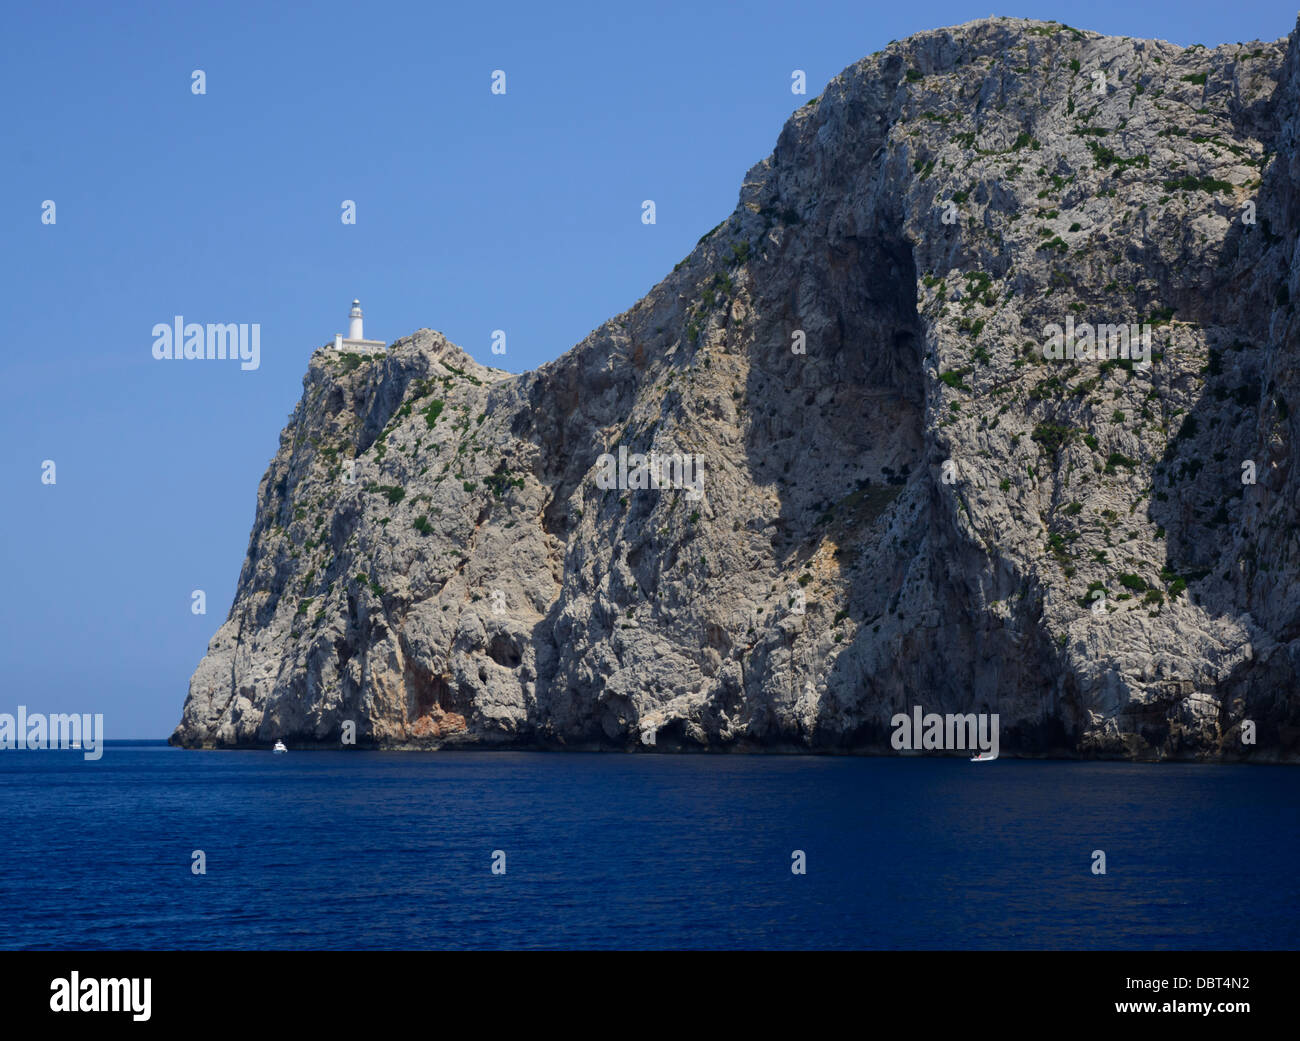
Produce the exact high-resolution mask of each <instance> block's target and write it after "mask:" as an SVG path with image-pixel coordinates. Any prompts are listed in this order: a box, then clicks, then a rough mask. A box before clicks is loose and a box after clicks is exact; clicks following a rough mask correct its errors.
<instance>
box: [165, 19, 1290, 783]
mask: <svg viewBox="0 0 1300 1041" xmlns="http://www.w3.org/2000/svg"><path fill="white" fill-rule="evenodd" d="M1298 39H1300V37H1298V36H1297V35H1296V34H1293V35H1292V36H1291V37H1290V38H1289V39H1283V40H1280V41H1278V42H1275V43H1261V42H1255V43H1248V44H1235V45H1227V46H1222V47H1218V48H1215V49H1213V50H1208V49H1205V48H1203V47H1190V48H1180V47H1177V46H1174V45H1172V44H1169V43H1164V42H1161V41H1153V40H1138V39H1128V38H1113V37H1105V36H1100V35H1097V34H1095V33H1090V32H1083V31H1079V30H1075V29H1071V28H1069V27H1066V26H1062V25H1059V24H1056V23H1042V22H1032V21H1024V20H1018V19H1006V18H999V19H990V20H987V21H979V22H973V23H970V24H968V25H964V26H961V27H958V28H953V29H944V30H938V31H933V32H925V33H921V34H919V35H917V36H913V37H911V38H909V39H907V40H904V41H902V42H899V43H894V44H891V45H890V46H889V47H888V48H886V49H885V50H884V51H882V52H879V53H877V54H874V55H872V56H871V57H869V58H866V59H864V60H863V61H860V62H858V63H857V64H855V65H853V66H852V67H851V68H849V69H846V70H845V71H844V72H843V73H842V74H841V75H839V76H838V77H836V78H835V79H834V80H833V81H831V83H830V84H829V85H828V87H827V88H826V91H825V92H824V93H823V94H822V95H821V97H819V98H816V99H814V100H813V101H810V102H809V103H808V104H807V105H805V106H804V107H803V108H801V109H799V110H798V111H797V112H795V113H794V114H793V115H792V116H791V117H790V119H789V121H788V122H787V124H786V126H785V128H784V129H783V131H782V132H781V135H780V138H779V140H778V141H777V145H776V149H775V151H774V152H773V153H772V155H771V156H770V157H769V158H767V159H765V160H763V161H762V162H760V163H758V164H757V165H756V166H754V167H753V168H752V169H751V170H750V171H749V173H748V174H747V175H746V176H745V179H744V184H743V186H742V188H741V192H740V200H739V204H738V206H737V207H736V209H735V212H734V213H732V214H731V216H730V217H728V218H727V219H726V220H724V221H723V222H722V223H721V224H720V225H719V226H718V227H717V228H715V229H714V230H713V231H711V232H709V233H708V234H706V235H705V236H704V237H703V238H702V239H701V240H700V242H699V244H698V246H697V247H696V248H695V250H694V251H693V252H692V253H691V254H690V256H689V257H687V258H686V259H685V260H683V261H682V262H681V263H680V264H679V265H678V266H677V267H676V268H675V269H674V270H673V272H672V273H671V274H669V275H668V276H667V277H666V278H665V279H664V280H663V281H662V282H661V283H659V285H657V286H656V287H655V288H654V289H653V290H652V291H651V292H650V293H649V294H648V295H647V296H646V297H645V298H644V299H643V300H641V301H640V302H639V303H638V304H637V305H636V306H635V307H633V308H631V309H630V310H629V311H627V312H625V313H624V314H621V315H619V316H618V317H616V318H614V319H612V320H611V321H609V322H608V323H606V324H605V325H603V326H602V327H601V328H599V329H597V330H596V331H595V332H593V333H592V334H591V335H590V336H589V337H587V339H585V340H584V341H583V342H582V343H580V344H578V345H577V346H576V347H574V348H573V349H572V350H570V351H569V352H568V353H566V354H565V355H563V356H562V357H560V358H559V359H557V360H556V361H554V362H551V363H549V364H547V365H544V366H542V367H541V368H539V369H537V370H536V371H533V372H529V373H525V374H523V375H511V374H509V373H505V372H501V371H498V370H495V369H490V368H486V367H484V366H482V365H479V364H478V363H476V362H475V361H474V359H472V358H471V357H469V356H468V355H467V354H466V353H464V352H463V351H462V350H460V349H459V348H458V347H456V346H454V345H453V344H451V343H449V342H448V341H447V340H446V339H445V338H443V337H442V336H441V335H439V334H438V333H436V332H431V331H429V330H420V331H419V332H417V333H415V334H414V335H412V336H409V337H406V338H405V339H402V340H399V341H398V342H397V343H395V344H394V345H393V346H392V347H391V348H390V349H389V351H388V352H387V353H386V354H385V355H383V356H379V357H374V358H371V357H362V356H357V355H346V354H341V353H339V352H337V351H335V350H333V349H331V348H321V349H319V350H317V351H316V352H315V354H313V356H312V358H311V361H310V365H309V368H308V372H307V375H306V378H305V380H304V393H303V397H302V400H301V401H300V402H299V404H298V406H297V408H296V409H295V411H294V413H293V416H292V417H291V419H290V422H289V425H288V427H287V429H286V430H285V431H284V433H283V434H282V436H281V441H280V449H279V452H278V453H277V454H276V456H275V458H274V459H273V460H272V462H271V465H270V468H269V469H268V471H267V473H266V476H265V477H264V478H263V480H262V484H261V487H260V489H259V493H258V507H257V516H256V521H255V523H254V527H253V532H252V537H251V540H250V545H249V550H248V557H247V560H246V561H245V564H244V568H243V572H242V574H241V576H240V580H239V587H238V592H237V595H236V599H235V602H234V605H233V607H232V609H231V612H230V616H229V618H228V619H227V620H226V622H225V623H224V624H223V625H222V626H221V628H220V630H219V631H218V632H217V634H216V636H215V637H214V638H213V640H212V642H211V644H210V646H209V648H208V653H207V656H206V657H205V658H204V659H203V661H202V662H201V663H200V665H199V667H198V669H197V671H196V672H195V674H194V677H193V679H192V681H191V684H190V690H189V697H188V700H187V701H186V704H185V708H184V715H183V719H182V721H181V724H180V726H179V727H178V728H177V730H176V733H175V735H174V736H173V738H172V740H173V742H174V743H178V744H182V745H187V746H204V747H208V746H225V747H228V746H238V745H265V744H269V743H270V742H272V741H273V740H275V739H276V738H283V739H284V740H285V741H286V742H287V743H289V744H290V745H291V746H299V747H305V746H310V745H312V744H320V745H325V746H329V747H338V745H339V743H340V742H341V741H347V740H348V739H349V737H350V736H351V735H352V734H353V733H355V740H356V743H357V744H358V745H360V746H369V747H382V748H439V747H464V746H476V747H492V746H517V747H552V748H556V747H566V748H596V747H606V748H626V749H650V748H655V749H665V748H683V747H685V748H689V747H698V748H718V749H780V750H791V749H794V750H799V749H803V750H820V751H870V750H889V735H890V719H891V717H892V716H893V715H894V714H895V713H898V712H907V711H910V709H911V706H913V705H918V704H919V705H922V706H924V708H925V709H926V710H927V711H935V712H941V713H942V712H996V713H998V714H999V718H1000V722H1001V749H1002V752H1003V754H1008V753H1010V754H1027V755H1028V754H1057V755H1096V756H1118V757H1135V758H1166V757H1169V758H1201V757H1209V758H1218V757H1222V758H1243V757H1244V758H1260V759H1271V760H1280V759H1288V758H1294V757H1296V756H1297V754H1298V753H1300V699H1298V698H1297V696H1296V694H1295V690H1296V679H1297V668H1298V665H1300V584H1298V583H1297V582H1296V576H1297V568H1298V567H1300V557H1298V552H1297V551H1298V550H1300V546H1298V545H1297V538H1298V535H1297V532H1300V523H1298V522H1300V517H1298V516H1297V513H1298V511H1300V469H1298V468H1296V467H1294V466H1293V465H1292V463H1293V459H1292V446H1293V444H1294V441H1295V432H1296V422H1297V420H1296V416H1295V415H1294V414H1293V412H1292V410H1293V409H1297V408H1300V367H1298V366H1297V342H1298V341H1297V317H1296V312H1295V304H1294V303H1293V301H1295V300H1296V299H1297V298H1298V297H1300V254H1298V253H1297V232H1298V231H1300V195H1298V193H1297V188H1298V186H1300V158H1298V157H1297V153H1296V148H1295V145H1296V136H1297V134H1300V44H1297V40H1298ZM1098 326H1105V327H1113V328H1110V329H1109V331H1107V330H1102V340H1103V342H1105V343H1107V344H1110V345H1114V346H1117V345H1118V344H1120V343H1121V342H1122V341H1121V340H1120V338H1119V337H1120V333H1119V331H1118V327H1120V326H1123V327H1124V333H1125V334H1127V333H1128V331H1129V327H1130V326H1137V328H1136V329H1134V330H1133V338H1132V343H1131V344H1130V345H1129V349H1128V353H1129V357H1127V358H1126V357H1124V356H1123V353H1122V352H1120V353H1119V354H1118V356H1116V357H1111V356H1110V355H1109V354H1108V353H1106V354H1103V356H1102V358H1100V359H1098V358H1097V357H1095V356H1092V357H1089V356H1086V353H1085V352H1082V345H1083V344H1086V343H1088V342H1089V341H1088V340H1087V336H1086V334H1085V333H1084V332H1083V330H1084V328H1085V327H1087V328H1088V329H1091V330H1094V331H1095V330H1096V328H1097V327H1098ZM1054 327H1055V328H1057V329H1061V330H1065V329H1067V328H1070V329H1072V330H1073V332H1074V334H1075V340H1076V342H1077V343H1079V344H1080V345H1081V348H1080V353H1084V356H1082V357H1080V356H1075V357H1073V358H1070V357H1065V358H1060V359H1057V358H1054V357H1050V356H1046V355H1050V354H1051V353H1052V351H1053V347H1052V343H1053V337H1054V335H1055V334H1054V332H1053V328H1054ZM1144 332H1145V333H1146V334H1147V335H1149V337H1150V339H1149V341H1148V342H1149V344H1150V355H1149V365H1148V364H1145V363H1144V362H1145V361H1146V359H1145V358H1143V357H1141V354H1140V349H1139V345H1140V344H1141V343H1142V342H1143V341H1142V335H1143V333H1144ZM1061 339H1063V338H1061ZM1111 341H1113V344H1112V343H1111ZM1057 342H1058V343H1059V342H1061V340H1058V341H1057ZM620 449H623V450H624V451H625V454H626V455H627V458H626V463H625V468H626V469H630V471H631V475H630V476H629V477H628V479H627V480H626V481H625V482H622V483H623V484H626V485H628V486H616V487H606V485H608V484H609V483H610V481H609V480H608V478H609V476H610V475H611V474H612V475H613V476H614V477H615V478H617V477H618V475H619V469H618V462H617V460H618V456H619V453H620ZM651 452H653V453H655V462H656V463H657V464H667V463H673V464H677V467H678V468H677V469H669V468H667V466H666V465H664V466H656V468H655V469H656V477H662V478H663V480H661V481H659V482H658V483H660V484H668V485H671V486H670V487H637V486H636V485H637V483H638V481H637V478H638V476H640V475H643V474H644V469H642V470H638V469H637V463H638V462H640V461H641V460H640V459H638V458H637V455H638V454H640V455H643V456H644V455H646V454H648V453H651ZM606 453H608V454H609V455H610V456H612V457H614V462H613V463H612V464H611V463H610V462H608V461H606V460H602V459H601V457H602V455H604V454H606ZM616 483H618V482H617V480H616Z"/></svg>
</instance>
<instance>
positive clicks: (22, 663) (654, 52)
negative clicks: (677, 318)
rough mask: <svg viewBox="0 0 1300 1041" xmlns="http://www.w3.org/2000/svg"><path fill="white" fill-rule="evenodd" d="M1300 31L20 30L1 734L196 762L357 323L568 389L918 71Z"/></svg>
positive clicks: (319, 12)
mask: <svg viewBox="0 0 1300 1041" xmlns="http://www.w3.org/2000/svg"><path fill="white" fill-rule="evenodd" d="M1293 3H1294V0H1287V2H1274V0H1251V2H1249V3H1246V4H1223V3H1221V2H1212V3H1210V2H1196V0H1181V2H1177V3H1175V2H1169V0H1144V2H1143V3H1141V4H1136V3H1133V2H1132V0H1125V2H1122V3H1120V2H1115V0H1096V2H1093V3H1090V4H1087V5H1060V4H1056V5H1052V4H1048V3H1037V4H1028V5H1019V6H1017V7H1016V8H1014V9H1007V8H1001V7H994V8H991V7H990V0H983V2H981V3H959V2H952V0H947V2H927V0H916V2H913V3H908V4H898V3H888V4H879V3H869V2H864V0H847V2H841V0H834V2H823V3H816V4H806V3H793V2H790V0H784V2H779V3H778V2H771V0H763V2H757V3H749V4H743V5H742V4H733V3H725V4H724V3H717V2H714V3H710V2H707V0H696V2H690V3H676V2H673V3H656V4H647V5H630V4H624V3H616V2H613V0H610V2H606V3H593V4H574V3H564V2H562V0H557V2H554V3H546V4H537V3H532V2H530V3H516V2H514V0H498V2H494V3H490V4H447V5H444V4H436V5H435V4H431V3H428V2H427V0H425V2H412V3H396V4H385V3H380V2H371V3H366V4H339V3H331V2H323V3H314V4H311V5H310V6H308V5H306V4H283V5H275V6H274V8H273V7H272V5H268V4H266V3H264V2H258V3H244V2H239V0H232V2H223V3H221V4H190V3H186V4H173V3H168V4H162V3H160V4H143V3H132V2H130V0H123V2H116V3H113V4H103V3H93V4H92V3H75V2H72V3H61V4H58V5H54V4H43V5H41V4H22V5H10V7H9V9H8V10H7V12H6V15H5V31H4V33H3V35H2V36H0V101H2V105H0V108H2V110H3V113H4V115H3V120H2V125H3V129H2V130H0V188H2V190H0V229H3V232H2V234H3V239H2V243H3V248H2V249H0V276H2V278H0V285H3V296H4V312H3V313H4V321H5V323H6V325H7V327H8V330H9V331H8V334H7V335H6V336H5V343H4V345H3V347H2V348H0V445H2V446H3V450H2V451H0V489H3V492H4V495H3V509H2V510H0V518H2V520H0V523H2V524H3V529H0V534H2V535H3V537H2V538H0V575H2V576H3V594H2V595H0V633H3V637H2V638H0V677H3V681H0V713H5V712H7V713H11V714H13V713H16V711H17V706H19V705H25V706H27V708H28V710H29V712H78V713H102V714H103V716H104V730H105V733H106V736H107V737H108V738H109V739H126V738H161V737H166V736H167V735H168V734H169V733H170V732H171V730H172V729H173V728H174V727H175V725H176V723H177V722H178V721H179V719H180V712H181V706H182V704H183V702H184V698H185V694H186V690H187V688H188V684H189V677H190V675H191V673H192V672H193V670H194V667H195V665H197V664H198V661H199V659H200V658H201V657H202V656H203V653H204V650H205V648H206V647H207V643H208V640H209V639H210V638H211V637H212V635H213V633H214V632H215V631H216V629H217V627H218V626H219V625H220V624H221V622H222V621H223V620H224V619H225V617H226V615H227V613H228V611H229V608H230V604H231V600H232V598H233V596H234V591H235V584H236V581H237V579H238V577H239V570H240V566H241V564H242V561H243V557H244V553H245V552H246V550H247V547H248V537H249V532H250V530H251V527H252V523H253V514H254V509H255V505H256V495H257V487H258V482H259V481H260V480H261V477H262V474H263V473H264V471H265V469H266V466H267V464H268V463H269V462H270V460H271V457H272V456H273V455H274V454H275V451H276V448H277V445H278V437H279V432H280V430H281V428H282V427H283V425H284V421H285V418H286V417H287V416H288V414H289V413H290V412H291V411H292V410H293V407H294V405H295V403H296V402H297V400H298V397H299V395H300V394H301V390H302V377H303V374H304V373H305V371H306V367H307V360H308V358H309V356H310V354H311V352H312V351H313V350H314V349H315V348H316V347H318V346H320V345H321V344H324V343H327V342H329V341H331V340H333V338H334V334H335V333H346V332H347V324H346V323H347V312H348V308H349V306H350V304H351V301H352V299H353V297H359V298H360V300H361V302H362V305H363V307H364V309H365V314H366V335H367V337H368V338H371V339H382V340H385V341H387V342H392V341H393V340H395V339H397V338H398V337H401V336H405V335H407V334H409V333H411V332H414V331H415V330H416V329H419V328H432V329H437V330H439V331H440V332H442V333H444V334H445V335H446V336H447V337H448V338H450V339H451V340H452V341H454V342H455V343H458V344H460V345H461V346H462V347H464V348H465V350H467V351H468V352H469V353H470V354H472V355H473V356H474V357H475V358H477V359H478V360H479V361H481V362H483V363H484V364H489V365H496V366H497V367H500V368H506V369H509V370H510V371H513V372H522V371H525V370H527V369H531V368H535V367H536V366H538V365H540V364H541V363H543V362H545V361H548V360H550V359H552V358H555V357H558V356H559V355H560V354H562V353H563V352H564V351H566V350H568V349H569V348H570V347H572V346H573V345H574V344H575V343H577V342H579V341H580V340H581V339H582V338H583V337H584V336H586V335H587V334H588V333H589V332H590V331H591V330H592V329H594V328H596V327H597V326H598V325H600V324H601V323H602V322H603V321H605V320H606V319H607V318H610V317H612V316H613V315H616V314H618V313H619V312H621V311H623V310H625V309H626V308H628V307H630V306H631V305H632V304H634V303H635V302H636V301H637V300H638V299H639V298H640V297H642V296H643V295H644V294H645V293H646V292H647V291H648V290H649V289H650V288H651V287H652V286H653V285H654V284H655V283H656V282H658V281H659V279H661V278H662V277H663V276H664V275H665V274H666V273H667V272H669V271H670V270H671V269H672V267H673V265H674V264H675V263H677V261H679V260H680V259H681V258H682V257H684V256H686V255H687V254H688V253H689V252H690V250H691V249H692V247H693V246H694V245H695V243H696V240H697V239H698V238H699V237H700V236H701V235H702V234H703V233H704V232H706V231H707V230H708V229H710V228H712V227H713V226H714V225H716V224H717V223H718V222H719V221H721V220H722V219H723V218H724V217H726V216H727V215H728V214H729V213H730V212H731V211H732V210H733V209H734V207H735V205H736V202H737V197H738V193H739V189H740V184H741V180H742V178H743V176H744V174H745V172H746V170H748V169H749V168H750V167H751V166H752V165H753V164H754V163H755V162H758V161H759V160H761V159H762V158H764V157H765V156H766V155H768V154H769V153H770V152H771V150H772V147H773V145H774V144H775V142H776V139H777V135H778V134H779V133H780V130H781V127H782V124H783V123H784V121H785V119H786V118H787V117H788V116H789V114H790V113H791V112H792V111H793V110H794V109H796V108H798V107H799V106H800V105H801V104H802V103H803V102H804V101H806V100H807V99H808V98H809V97H812V96H815V95H816V94H818V93H820V92H821V89H822V87H823V86H824V85H825V83H826V82H827V81H828V80H829V79H831V78H832V77H833V76H835V75H836V74H837V73H839V72H840V71H841V70H842V69H843V68H844V67H846V66H848V65H850V64H852V63H853V62H855V61H857V60H858V59H860V58H862V57H864V56H866V55H868V54H870V53H872V52H873V51H876V50H879V49H881V48H882V47H883V46H885V45H886V44H887V43H888V42H889V41H890V40H893V39H902V38H903V37H905V36H908V35H910V34H911V33H914V32H919V31H921V30H925V29H932V28H937V27H940V26H945V25H956V24H960V23H962V22H966V21H970V20H972V19H974V18H983V17H987V16H988V15H990V14H999V15H1011V16H1019V17H1034V18H1043V19H1055V20H1058V21H1062V22H1066V23H1068V24H1071V25H1075V26H1077V27H1079V28H1084V29H1092V30H1096V31H1098V32H1103V33H1108V34H1115V35H1127V36H1142V37H1159V38H1163V39H1166V40H1169V41H1171V42H1173V43H1176V44H1180V45H1184V46H1186V45H1190V44H1193V43H1203V44H1206V45H1207V46H1211V47H1212V46H1215V45H1216V44H1220V43H1235V42H1238V41H1247V40H1252V39H1264V40H1273V39H1277V38H1278V37H1281V36H1284V35H1286V34H1287V33H1288V32H1289V31H1290V30H1291V29H1292V27H1293V26H1294V25H1295V21H1296V11H1295V7H1294V6H1293ZM796 69H799V70H803V72H804V73H805V74H806V77H807V84H808V93H807V96H806V97H802V96H795V95H793V94H792V92H791V84H792V73H793V72H794V70H796ZM196 70H201V72H202V73H203V77H204V84H203V85H204V88H205V91H206V92H205V93H195V86H196V81H195V78H194V73H195V71H196ZM496 70H500V71H502V72H504V73H505V93H504V94H500V93H496V94H494V93H493V92H492V89H491V88H492V81H493V73H494V72H495V71H496ZM647 199H650V200H653V201H654V203H655V217H656V220H655V223H654V224H653V225H648V224H645V223H643V222H642V219H641V216H642V203H643V202H644V201H645V200H647ZM47 200H49V201H52V202H53V203H54V208H53V217H54V220H53V223H49V222H48V214H49V212H50V211H49V208H48V207H47V206H46V201H47ZM345 200H351V201H352V202H353V203H355V209H356V222H355V223H354V224H345V223H343V221H342V219H341V218H342V216H343V204H344V201H345ZM177 315H181V316H183V317H184V319H185V321H187V322H191V321H192V322H199V323H209V322H221V323H248V324H250V325H251V324H253V323H256V324H258V325H259V326H260V330H261V338H260V348H261V352H260V363H259V365H258V366H257V368H255V369H249V370H247V371H246V370H244V369H242V368H241V367H240V365H239V363H238V362H233V363H232V362H226V361H217V360H213V361H202V362H189V363H186V364H177V363H173V362H167V361H160V360H157V359H155V358H154V356H153V345H154V341H155V336H154V333H153V329H154V326H155V325H157V324H160V323H165V324H170V323H172V322H173V320H174V318H175V316H177ZM497 329H500V330H503V331H505V333H506V352H505V354H504V355H496V354H493V353H492V350H491V344H492V335H493V331H494V330H497ZM46 461H52V462H53V463H54V470H53V477H54V483H46V482H47V481H48V474H49V472H50V471H49V468H48V467H46V465H45V464H46ZM43 475H44V476H45V478H46V479H45V480H43ZM194 590H203V591H204V593H205V595H206V599H207V613H206V614H203V615H197V614H195V613H193V611H192V602H193V601H192V594H193V591H194Z"/></svg>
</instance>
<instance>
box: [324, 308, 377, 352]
mask: <svg viewBox="0 0 1300 1041" xmlns="http://www.w3.org/2000/svg"><path fill="white" fill-rule="evenodd" d="M334 348H335V350H340V351H351V352H353V353H356V354H382V353H383V352H384V351H385V350H386V349H387V344H385V343H384V341H383V340H367V339H366V335H365V332H364V330H363V329H362V326H361V301H360V300H353V301H352V310H351V311H349V312H348V334H347V336H344V335H343V334H342V333H339V334H337V335H336V336H335V337H334Z"/></svg>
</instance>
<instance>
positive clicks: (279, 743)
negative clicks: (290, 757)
mask: <svg viewBox="0 0 1300 1041" xmlns="http://www.w3.org/2000/svg"><path fill="white" fill-rule="evenodd" d="M271 751H272V752H287V751H289V749H287V748H285V747H284V742H283V741H277V742H276V743H275V747H274V748H272V749H271Z"/></svg>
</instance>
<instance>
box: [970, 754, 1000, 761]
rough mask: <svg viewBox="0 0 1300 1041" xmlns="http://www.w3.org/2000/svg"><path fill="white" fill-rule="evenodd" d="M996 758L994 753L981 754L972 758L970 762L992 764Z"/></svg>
mask: <svg viewBox="0 0 1300 1041" xmlns="http://www.w3.org/2000/svg"><path fill="white" fill-rule="evenodd" d="M996 758H997V756H996V755H994V754H993V753H992V752H980V753H979V755H973V756H971V757H970V761H971V762H972V763H991V762H993V760H994V759H996Z"/></svg>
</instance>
